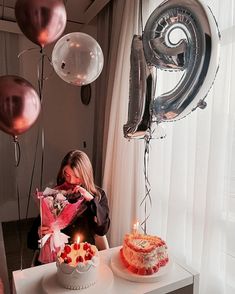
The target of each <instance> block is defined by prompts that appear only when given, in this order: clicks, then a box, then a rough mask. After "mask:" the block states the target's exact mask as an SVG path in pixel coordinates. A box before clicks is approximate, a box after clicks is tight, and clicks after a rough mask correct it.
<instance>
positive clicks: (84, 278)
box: [56, 242, 99, 290]
mask: <svg viewBox="0 0 235 294" xmlns="http://www.w3.org/2000/svg"><path fill="white" fill-rule="evenodd" d="M56 266H57V280H58V282H59V283H60V285H61V286H63V287H64V288H66V289H71V290H75V289H84V288H88V287H90V286H92V285H94V284H95V282H96V279H97V272H98V266H99V254H98V250H97V248H96V246H94V245H91V244H89V243H86V242H85V243H79V244H77V243H74V244H72V245H65V247H64V250H63V251H61V252H59V254H58V256H57V261H56Z"/></svg>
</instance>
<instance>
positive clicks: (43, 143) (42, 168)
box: [40, 127, 45, 191]
mask: <svg viewBox="0 0 235 294" xmlns="http://www.w3.org/2000/svg"><path fill="white" fill-rule="evenodd" d="M41 142H42V157H41V174H40V191H42V184H43V170H44V148H45V137H44V129H43V127H42V139H41Z"/></svg>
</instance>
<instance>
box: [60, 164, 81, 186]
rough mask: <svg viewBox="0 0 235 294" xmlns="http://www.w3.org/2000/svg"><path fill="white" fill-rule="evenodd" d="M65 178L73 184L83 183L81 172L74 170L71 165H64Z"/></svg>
mask: <svg viewBox="0 0 235 294" xmlns="http://www.w3.org/2000/svg"><path fill="white" fill-rule="evenodd" d="M63 173H64V178H65V182H67V183H69V184H73V185H81V184H83V182H82V179H81V178H80V177H79V174H78V173H77V171H76V170H73V169H72V168H71V167H70V166H69V165H66V166H65V167H64V172H63Z"/></svg>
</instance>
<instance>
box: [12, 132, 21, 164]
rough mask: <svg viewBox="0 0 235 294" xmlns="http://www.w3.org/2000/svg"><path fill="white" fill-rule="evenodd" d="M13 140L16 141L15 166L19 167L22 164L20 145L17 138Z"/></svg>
mask: <svg viewBox="0 0 235 294" xmlns="http://www.w3.org/2000/svg"><path fill="white" fill-rule="evenodd" d="M13 139H14V154H15V166H16V167H18V166H19V164H20V159H21V150H20V144H19V142H18V138H17V136H14V137H13Z"/></svg>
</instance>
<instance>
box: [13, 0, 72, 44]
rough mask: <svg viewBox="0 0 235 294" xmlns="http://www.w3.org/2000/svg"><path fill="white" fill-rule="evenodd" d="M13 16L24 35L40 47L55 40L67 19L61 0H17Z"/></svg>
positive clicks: (61, 31)
mask: <svg viewBox="0 0 235 294" xmlns="http://www.w3.org/2000/svg"><path fill="white" fill-rule="evenodd" d="M15 16H16V21H17V23H18V25H19V27H20V29H21V31H22V32H23V33H24V35H25V36H26V37H27V38H28V39H29V40H31V41H32V42H33V43H35V44H37V45H40V46H41V47H44V46H45V45H47V44H50V43H52V42H54V41H55V40H57V39H58V38H59V37H60V36H61V34H62V33H63V31H64V29H65V26H66V21H67V16H66V10H65V6H64V2H63V1H62V0H17V2H16V5H15Z"/></svg>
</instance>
